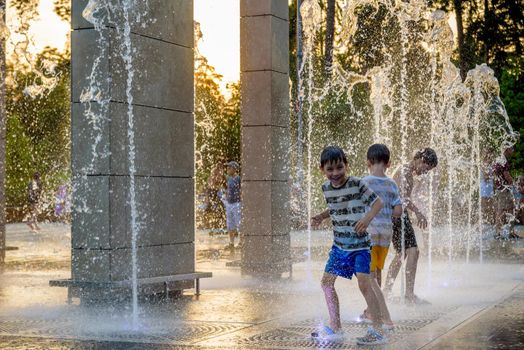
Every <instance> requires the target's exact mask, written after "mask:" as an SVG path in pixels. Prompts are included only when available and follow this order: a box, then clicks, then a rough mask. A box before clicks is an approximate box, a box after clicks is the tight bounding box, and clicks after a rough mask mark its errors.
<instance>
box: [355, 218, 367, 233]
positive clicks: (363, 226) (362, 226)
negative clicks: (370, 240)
mask: <svg viewBox="0 0 524 350" xmlns="http://www.w3.org/2000/svg"><path fill="white" fill-rule="evenodd" d="M369 223H370V220H369V219H366V218H362V219H360V220H359V221H358V222H357V223H356V224H355V231H356V232H357V234H358V236H360V237H362V236H364V235H365V234H366V230H367V228H368V226H369Z"/></svg>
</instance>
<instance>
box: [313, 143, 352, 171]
mask: <svg viewBox="0 0 524 350" xmlns="http://www.w3.org/2000/svg"><path fill="white" fill-rule="evenodd" d="M333 162H335V163H336V162H344V164H347V163H348V159H347V158H346V154H345V153H344V151H343V150H342V148H340V147H338V146H327V147H325V148H324V149H323V150H322V153H321V154H320V166H321V167H324V165H325V164H326V163H333Z"/></svg>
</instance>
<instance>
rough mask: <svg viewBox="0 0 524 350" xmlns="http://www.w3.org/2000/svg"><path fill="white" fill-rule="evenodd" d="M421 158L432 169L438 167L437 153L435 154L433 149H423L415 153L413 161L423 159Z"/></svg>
mask: <svg viewBox="0 0 524 350" xmlns="http://www.w3.org/2000/svg"><path fill="white" fill-rule="evenodd" d="M421 158H422V161H423V162H424V163H425V164H427V165H429V166H430V167H432V168H434V167H436V166H437V165H438V157H437V153H436V152H435V150H434V149H433V148H429V147H426V148H423V149H421V150H419V151H417V153H415V156H414V157H413V159H421Z"/></svg>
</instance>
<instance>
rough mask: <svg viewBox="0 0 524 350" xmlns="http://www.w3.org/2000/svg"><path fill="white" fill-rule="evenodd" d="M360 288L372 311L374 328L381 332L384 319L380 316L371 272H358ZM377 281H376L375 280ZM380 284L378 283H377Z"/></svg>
mask: <svg viewBox="0 0 524 350" xmlns="http://www.w3.org/2000/svg"><path fill="white" fill-rule="evenodd" d="M357 280H358V288H359V289H360V292H361V293H362V295H363V296H364V299H366V304H367V305H368V308H367V309H368V310H369V312H370V313H371V319H372V321H373V328H375V330H377V331H379V332H381V331H382V319H381V317H380V308H379V301H378V299H377V296H376V294H375V292H374V290H373V287H372V284H373V282H372V281H373V279H372V278H371V276H370V275H369V274H366V273H360V272H357ZM375 283H376V282H375ZM377 286H378V285H377Z"/></svg>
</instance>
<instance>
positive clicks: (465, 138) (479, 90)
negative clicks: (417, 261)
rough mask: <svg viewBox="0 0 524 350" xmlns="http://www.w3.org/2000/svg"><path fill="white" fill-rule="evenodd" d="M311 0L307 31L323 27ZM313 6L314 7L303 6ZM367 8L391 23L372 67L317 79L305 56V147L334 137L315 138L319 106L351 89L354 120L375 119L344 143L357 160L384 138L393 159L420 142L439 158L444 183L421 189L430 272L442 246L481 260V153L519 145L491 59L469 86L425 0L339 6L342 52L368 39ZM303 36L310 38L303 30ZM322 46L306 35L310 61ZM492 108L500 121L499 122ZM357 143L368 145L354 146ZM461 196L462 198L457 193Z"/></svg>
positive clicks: (338, 69) (403, 158) (405, 156)
mask: <svg viewBox="0 0 524 350" xmlns="http://www.w3.org/2000/svg"><path fill="white" fill-rule="evenodd" d="M314 3H315V2H314V1H304V2H303V5H302V7H303V9H301V12H302V17H303V21H304V25H305V30H306V29H307V28H306V26H307V25H308V23H309V33H316V30H317V29H318V28H317V27H316V23H321V17H320V14H319V13H318V11H319V9H316V10H315V11H312V10H311V9H312V8H315V5H314ZM306 5H307V6H308V7H307V9H308V11H305V10H304V9H306V7H305V6H306ZM364 8H365V9H367V10H369V11H364V12H365V14H366V16H368V17H367V19H368V20H369V18H373V14H375V13H379V12H380V11H382V12H381V13H382V15H381V16H382V17H380V18H381V20H382V21H383V23H384V25H385V26H388V27H387V28H389V29H388V30H389V32H388V30H386V29H384V30H381V31H380V32H379V31H377V33H380V34H377V35H383V36H384V38H380V37H374V39H375V42H376V43H377V45H380V46H381V47H382V49H381V50H380V56H379V57H380V59H378V60H377V65H375V66H370V67H367V66H366V67H367V68H365V69H358V68H351V70H349V69H348V68H346V66H344V65H343V64H342V63H339V62H335V63H334V66H333V70H332V76H331V77H330V78H329V79H325V80H322V79H320V78H319V79H314V77H312V76H313V75H315V74H316V75H315V76H316V77H318V76H320V75H321V72H319V71H318V72H312V71H311V67H312V66H311V63H309V62H308V65H307V66H308V70H309V71H304V72H303V73H302V79H304V80H305V81H307V82H308V85H307V88H306V89H305V92H306V94H307V96H306V98H305V99H304V100H305V101H306V103H307V104H308V109H307V111H305V113H304V114H305V115H304V118H307V128H308V149H309V150H311V149H312V144H315V143H320V144H327V143H332V139H330V136H329V134H328V133H329V131H327V132H326V135H324V136H320V137H319V136H316V137H317V138H316V139H312V137H315V136H314V135H312V134H311V130H312V129H316V128H317V125H316V123H317V121H318V122H322V121H321V120H318V118H315V117H314V116H313V114H316V113H317V112H316V111H317V110H319V109H320V110H321V108H324V107H319V106H321V105H320V104H321V103H325V100H324V99H325V97H326V96H327V92H328V91H329V92H331V93H337V94H338V95H339V96H340V95H341V94H342V92H343V91H346V93H347V94H346V100H347V101H346V103H347V110H349V113H347V114H348V116H347V118H352V121H354V122H355V123H357V125H360V124H359V123H362V124H363V125H364V124H366V123H368V124H369V125H371V129H370V131H371V132H370V133H369V136H365V135H366V134H365V133H364V131H365V130H364V129H362V131H361V132H360V133H357V135H356V136H355V135H353V137H351V139H349V137H347V138H348V140H347V141H345V142H344V143H346V142H347V144H348V146H347V149H348V155H349V156H351V157H352V158H353V160H355V159H358V160H357V162H361V161H363V158H364V154H362V153H363V150H364V149H367V146H369V145H371V144H372V143H373V142H383V143H386V144H387V145H388V146H389V147H390V149H391V151H392V162H393V163H395V164H396V165H400V164H406V163H408V162H409V161H410V160H411V158H410V155H411V154H412V153H413V152H414V151H415V150H417V149H420V148H423V147H428V146H429V147H432V148H434V149H435V151H436V152H437V154H438V157H439V169H438V177H437V179H438V180H439V181H438V183H434V182H433V181H430V182H429V184H428V186H426V187H425V188H423V190H424V191H425V193H424V196H425V197H426V200H425V203H427V209H428V212H427V216H428V218H427V219H428V232H427V233H428V265H429V266H428V269H429V274H428V275H431V268H432V266H431V264H432V259H433V257H434V256H435V254H436V252H437V251H440V253H441V254H442V255H445V256H446V257H447V260H448V262H449V263H450V264H451V262H452V261H453V260H454V259H455V258H457V257H458V256H460V254H464V256H465V258H466V260H467V261H470V260H471V254H472V252H473V251H474V249H478V252H479V255H480V260H481V261H482V236H481V232H480V231H481V228H482V226H481V219H482V212H481V211H482V208H481V206H480V198H479V197H480V196H479V181H480V180H479V178H480V175H481V169H482V166H484V165H483V164H481V163H482V162H483V157H482V154H483V152H485V151H486V150H485V148H486V145H488V144H489V145H492V147H493V148H494V149H495V151H496V152H497V154H502V151H503V149H504V148H505V147H506V146H508V145H511V144H512V143H514V142H515V138H514V136H513V131H512V129H511V126H510V125H509V122H508V118H507V115H506V113H505V110H504V106H503V104H502V102H501V101H500V98H499V97H498V83H497V82H496V79H495V78H494V76H493V71H491V70H490V69H489V68H488V67H487V66H485V65H482V66H479V67H477V68H475V69H473V70H472V71H470V72H469V73H468V77H467V79H466V80H465V81H464V82H462V79H461V77H460V74H459V70H458V68H457V67H456V66H455V65H454V64H453V63H452V61H451V56H452V54H453V51H454V47H453V46H454V45H453V32H452V31H451V28H450V26H449V24H448V17H447V15H446V13H445V12H443V11H434V12H430V11H428V9H427V6H426V2H425V1H422V0H414V1H410V2H402V1H395V2H390V1H380V0H358V1H343V2H341V9H342V12H343V13H342V20H341V23H340V27H341V28H340V31H339V34H338V35H339V37H338V41H337V42H338V44H337V42H336V45H335V50H339V51H340V52H344V50H345V46H344V45H345V43H353V42H355V40H356V38H361V36H362V35H365V34H358V33H359V30H360V31H365V30H366V27H362V26H363V25H364V24H362V25H361V22H360V21H359V18H360V17H359V16H360V15H361V14H362V13H361V10H362V9H364ZM370 13H371V15H370ZM384 13H386V15H384ZM377 18H379V16H378V17H377ZM392 23H393V24H392ZM396 27H398V31H395V32H394V33H395V34H396V35H397V36H394V35H391V32H392V30H391V28H396ZM367 29H368V30H369V28H367ZM304 35H306V38H307V33H306V32H305V33H304ZM358 35H361V36H358ZM364 49H366V47H364ZM373 49H374V48H372V47H370V48H369V50H370V52H371V53H370V55H371V56H372V57H373V55H374V53H373V52H376V50H375V51H373ZM315 50H317V48H315V42H314V41H312V40H306V41H305V48H304V51H305V52H307V53H308V55H310V56H309V57H311V53H312V52H315ZM366 54H367V53H364V54H363V55H366ZM317 55H318V52H317ZM365 57H367V56H365ZM408 57H409V58H408ZM413 57H416V58H413ZM307 59H310V58H306V59H305V60H307ZM357 61H359V58H357ZM364 61H365V60H364ZM378 64H379V65H378ZM347 66H351V65H347ZM357 66H358V63H357ZM313 67H316V66H313ZM306 79H307V80H306ZM326 80H327V81H326ZM318 81H321V82H322V84H319V83H318ZM315 84H316V85H315ZM362 85H366V86H367V92H366V93H367V95H366V96H367V98H368V103H369V105H370V106H371V108H370V109H365V108H362V107H359V105H358V104H357V102H356V101H354V100H353V98H354V97H353V92H354V90H355V87H357V86H362ZM494 86H496V89H495V88H494ZM322 106H323V105H322ZM321 112H322V110H321ZM494 114H495V115H497V116H498V117H497V118H493V117H492V116H493V115H494ZM341 122H343V121H341ZM359 149H360V150H361V151H357V150H359ZM359 152H362V153H359ZM310 159H311V154H310V153H308V164H307V167H308V179H309V181H308V192H309V193H308V211H310V210H311V199H312V198H311V189H310V181H311V167H312V164H311V162H310ZM361 175H362V174H361ZM457 193H461V194H462V195H461V196H457ZM461 200H462V201H461ZM475 231H479V233H478V234H476V232H475ZM435 232H440V233H441V234H438V235H437V234H435ZM476 237H479V238H478V239H477V238H476ZM402 276H404V273H402ZM430 279H431V277H429V280H428V285H430V283H431V281H430ZM401 283H402V289H403V290H404V284H405V281H404V280H403V279H402V282H401ZM403 294H404V293H403ZM403 294H402V295H403Z"/></svg>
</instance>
